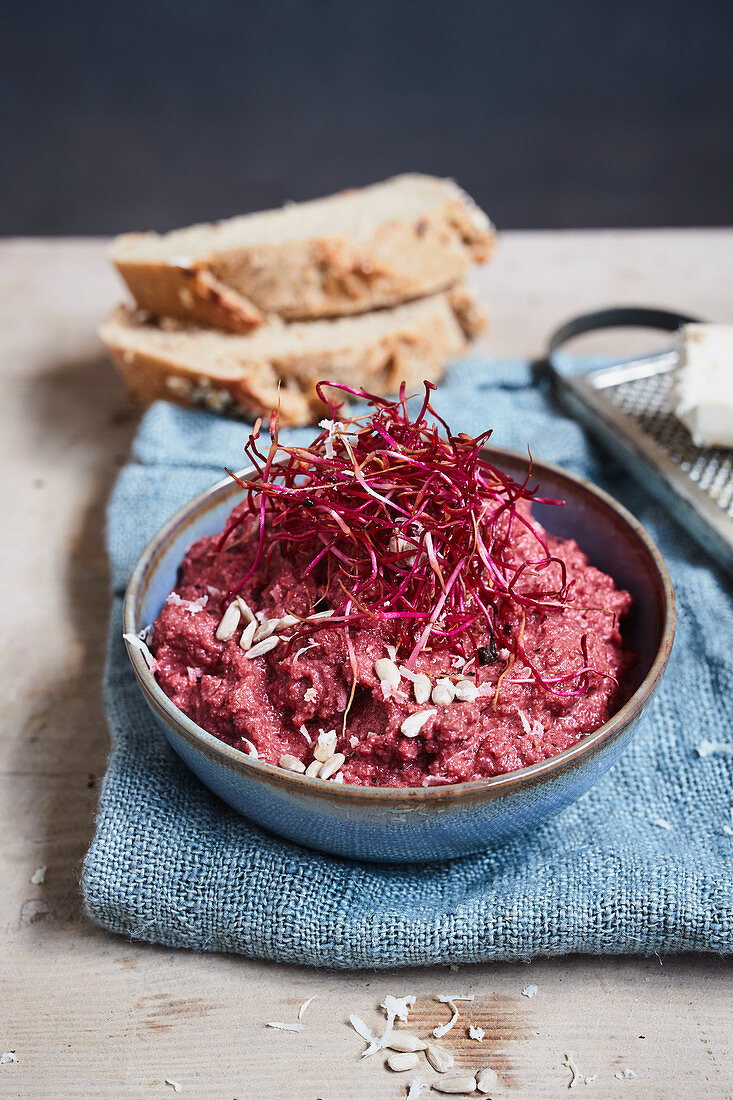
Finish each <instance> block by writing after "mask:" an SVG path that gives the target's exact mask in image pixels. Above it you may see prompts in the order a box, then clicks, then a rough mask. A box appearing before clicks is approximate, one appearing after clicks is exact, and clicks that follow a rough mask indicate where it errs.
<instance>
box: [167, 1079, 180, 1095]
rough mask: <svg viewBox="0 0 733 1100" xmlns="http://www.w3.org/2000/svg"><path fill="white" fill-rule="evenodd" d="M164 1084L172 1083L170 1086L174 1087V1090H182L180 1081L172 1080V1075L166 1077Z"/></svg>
mask: <svg viewBox="0 0 733 1100" xmlns="http://www.w3.org/2000/svg"><path fill="white" fill-rule="evenodd" d="M163 1084H164V1085H170V1087H171V1088H172V1089H173V1091H174V1092H180V1091H181V1086H180V1084H179V1083H178V1081H171V1079H170V1077H166V1079H165V1081H164V1082H163Z"/></svg>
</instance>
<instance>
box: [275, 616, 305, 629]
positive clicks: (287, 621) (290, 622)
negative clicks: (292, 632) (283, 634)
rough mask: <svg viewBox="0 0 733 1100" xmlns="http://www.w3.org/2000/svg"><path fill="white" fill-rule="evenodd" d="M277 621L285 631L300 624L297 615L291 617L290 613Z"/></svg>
mask: <svg viewBox="0 0 733 1100" xmlns="http://www.w3.org/2000/svg"><path fill="white" fill-rule="evenodd" d="M278 621H279V623H280V626H281V628H282V629H283V630H287V628H288V627H289V626H297V625H298V623H299V622H300V619H299V618H298V616H297V615H291V614H290V613H288V614H287V615H283V617H282V619H279V620H278Z"/></svg>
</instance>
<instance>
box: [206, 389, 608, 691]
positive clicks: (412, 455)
mask: <svg viewBox="0 0 733 1100" xmlns="http://www.w3.org/2000/svg"><path fill="white" fill-rule="evenodd" d="M326 388H329V389H335V390H340V391H342V392H344V393H346V394H349V395H351V396H352V397H355V398H358V399H360V400H362V401H366V402H367V403H368V405H370V406H371V408H372V411H371V412H370V413H368V414H366V415H363V416H352V417H343V418H341V419H339V418H338V412H339V409H340V408H341V407H342V406H341V405H340V404H336V403H334V402H333V401H328V400H327V399H326V397H325V396H324V390H325V389H326ZM316 389H317V392H318V395H319V397H320V398H321V400H322V401H324V403H325V404H327V405H330V418H329V419H324V420H322V421H321V424H320V427H321V428H322V431H321V432H320V434H319V435H317V436H316V438H315V439H314V440H313V442H312V443H311V444H310V446H309V447H302V446H295V445H291V446H288V445H285V444H283V443H281V442H280V441H279V438H278V418H277V414H274V415H273V417H272V418H271V422H270V435H271V443H270V446H269V448H268V450H267V451H266V452H265V451H264V450H263V449H262V447H261V445H260V442H259V441H260V427H261V422H260V421H257V423H256V424H255V426H254V429H253V431H252V434H251V436H250V438H249V441H248V442H247V444H246V446H245V451H246V454H247V456H248V458H249V459H250V461H251V463H252V465H253V466H254V468H255V474H254V475H253V476H252V477H251V478H250V479H242V478H239V477H236V475H234V474H232V476H233V477H236V480H237V481H238V482H239V484H240V485H241V486H242V488H243V489H244V490H245V492H246V494H247V495H246V502H245V507H244V508H239V509H237V511H236V516H235V518H234V519H233V520H232V521H230V523H229V524H227V526H226V528H225V530H224V532H223V533H222V536H221V539H220V541H219V544H218V549H219V551H221V550H223V549H225V548H228V547H230V546H232V545H233V543H234V540H235V539H236V537H237V535H238V534H241V530H240V529H241V528H242V526H243V524H246V523H248V522H249V523H250V524H252V525H255V526H256V527H257V529H258V530H257V539H256V551H255V554H254V558H253V560H252V562H251V565H250V567H249V570H248V571H247V573H246V574H245V575H244V576H243V577H242V579H241V580H240V582H239V583H238V585H237V586H236V589H235V590H234V591H239V590H240V589H241V588H242V586H243V585H244V584H245V583H246V582H247V580H248V579H249V578H250V577H251V576H252V575H253V574H254V573H255V571H256V570H257V568H258V567H259V566H260V565H261V564H263V563H264V562H266V561H267V560H269V557H270V556H271V555H272V553H273V550H274V549H275V548H276V547H277V548H279V550H280V552H281V553H282V554H283V556H285V557H286V558H288V559H290V560H291V561H295V562H296V563H297V566H298V570H299V572H300V574H301V575H303V576H308V575H312V576H313V577H314V578H315V579H316V580H317V582H318V583H319V584H320V585H321V586H322V587H323V588H325V591H324V597H325V600H326V601H327V606H328V608H329V611H331V612H332V614H331V615H330V617H329V618H327V619H323V620H322V621H316V620H314V619H313V618H312V617H309V618H307V619H306V620H305V621H303V622H302V623H301V624H300V625H299V626H298V628H297V630H296V634H295V636H297V637H300V636H302V635H303V634H304V633H305V634H309V633H311V632H313V631H314V630H317V629H319V628H322V627H325V626H328V627H329V628H333V626H334V625H336V624H338V625H339V626H342V627H343V629H344V632H345V643H346V649H347V652H348V656H349V662H350V664H351V667H352V671H353V674H354V681H353V682H352V693H351V697H350V702H351V700H352V699H353V689H354V684H355V678H356V658H355V655H354V648H353V641H352V639H351V635H350V633H349V630H350V627H352V626H355V625H357V624H359V623H364V622H366V621H370V622H372V623H373V622H374V621H375V620H376V621H378V622H379V623H381V625H382V627H383V630H384V633H385V639H386V641H389V642H390V643H391V644H393V645H394V646H395V648H396V649H397V652H398V653H399V655H400V658H399V659H400V661H401V663H402V664H403V666H404V667H405V668H407V669H408V670H411V671H413V670H414V668H415V663H416V661H417V659H418V657H419V655H420V654H421V653H422V652H424V651H425V652H428V651H429V652H436V651H440V650H444V649H447V650H450V653H451V654H452V655H456V654H458V655H461V656H463V657H464V658H465V659H466V662H468V661H473V662H475V666H476V674H477V676H478V674H479V669H480V668H483V667H484V666H487V665H491V664H494V663H495V662H496V661H497V660H498V659H499V657H498V653H497V648H496V643H497V640H501V644H502V646H503V648H504V649H506V650H508V651H509V653H510V659H509V663H508V665H507V667H506V668H505V669H504V672H503V673H502V675H501V677H500V678H499V682H498V684H497V693H496V694H497V697H498V691H499V688H500V685H501V681H502V679H503V678H504V676H505V675H506V673H507V672H509V670H510V669H511V668H512V666H513V665H514V663H515V661H516V660H517V659H520V660H521V661H522V662H523V663H524V664H525V665H526V666H527V668H528V669H529V670H530V674H531V676H532V679H533V681H534V682H535V683H538V684H540V685H542V686H543V687H544V688H546V690H548V691H551V692H553V693H556V694H564V693H562V692H560V691H558V689H557V688H556V687H554V686H553V685H554V684H556V683H558V682H559V681H558V680H557V679H556V678H545V677H544V676H543V673H542V671H541V670H540V669H539V668H537V667H536V665H535V664H534V663H533V662H532V661H531V660H530V659H529V657H528V655H527V654H526V652H525V650H524V646H523V644H522V636H523V624H524V619H525V616H526V613H527V612H528V611H537V610H539V609H554V610H561V609H563V608H564V607H566V606H567V602H568V598H569V594H570V591H571V587H572V582H569V581H568V577H567V573H566V569H565V564H564V562H563V561H562V560H561V559H560V558H558V557H556V556H553V555H552V554H551V552H550V549H549V547H548V545H547V542H546V540H545V538H544V536H543V535H542V533H541V532H540V531H538V530H537V529H536V528H535V526H534V524H533V523H532V521H531V518H530V516H529V505H530V504H531V503H532V502H538V503H544V504H551V505H561V504H562V503H563V501H560V500H551V499H548V498H544V497H540V496H538V495H537V493H538V487H537V486H535V487H534V488H532V487H530V481H531V478H532V456H531V454H530V462H529V469H528V472H527V476H526V477H525V478H524V479H523V480H522V481H515V480H514V479H513V478H511V477H509V476H508V475H507V474H506V473H504V472H503V471H501V470H499V469H497V468H496V467H495V466H493V465H492V464H491V463H489V462H488V461H487V460H486V459H485V458H484V457H483V456H482V453H481V452H482V448H483V446H484V445H485V443H486V442H487V440H488V439H489V437H490V435H491V432H490V431H486V432H484V433H482V434H481V435H479V436H477V437H475V438H473V437H471V436H468V435H465V434H464V433H460V434H458V435H454V434H453V433H452V432H451V430H450V428H449V427H448V425H447V424H446V423H445V421H444V420H443V419H442V418H441V417H440V416H438V414H437V413H436V412H435V410H434V409H433V407H432V405H431V403H430V395H431V391H432V390H434V389H435V386H434V385H433V383H431V382H427V381H426V382H425V395H424V399H423V401H422V406H421V408H420V410H419V412H418V413H417V415H416V416H415V417H414V419H413V418H411V416H410V413H409V409H408V405H407V397H406V393H405V387H404V384H403V386H402V387H401V389H400V395H399V400H398V401H394V402H391V401H388V400H386V399H385V398H382V397H377V396H375V395H374V394H370V393H366V392H364V391H362V390H357V389H352V388H351V387H348V386H343V385H339V384H336V383H332V382H320V383H319V384H318V386H317V387H316ZM441 427H442V429H443V431H444V433H445V434H442V433H441V432H440V428H441ZM520 530H521V531H522V532H523V538H522V541H523V545H524V546H525V548H526V546H527V545H529V546H530V550H531V546H532V545H533V544H534V545H536V556H534V555H532V554H531V553H530V556H529V557H528V556H527V554H526V552H525V553H523V554H522V556H521V557H519V556H518V555H517V550H516V546H515V542H516V538H517V537H518V532H520ZM324 597H322V598H321V599H323V598H324ZM320 602H321V600H319V604H320ZM520 620H521V623H522V626H521V627H520V628H519V630H518V631H516V632H515V631H513V630H512V629H507V626H509V627H510V628H511V626H516V625H517V623H518V622H519V621H520ZM582 657H583V661H582V667H581V669H580V670H579V671H578V672H577V673H574V674H573V675H574V676H583V675H584V681H581V683H582V682H584V683H585V687H583V688H582V689H581V690H585V689H586V688H587V680H588V673H589V672H595V671H597V670H595V669H592V668H591V667H590V666H589V663H588V655H587V648H586V647H584V649H583V654H582ZM563 679H565V678H563Z"/></svg>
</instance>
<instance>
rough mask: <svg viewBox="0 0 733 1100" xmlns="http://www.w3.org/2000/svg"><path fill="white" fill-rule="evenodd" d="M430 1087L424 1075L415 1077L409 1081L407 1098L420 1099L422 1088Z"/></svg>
mask: <svg viewBox="0 0 733 1100" xmlns="http://www.w3.org/2000/svg"><path fill="white" fill-rule="evenodd" d="M429 1087H430V1086H429V1085H426V1084H425V1082H424V1081H423V1079H422V1077H413V1079H412V1080H411V1081H408V1083H407V1096H406V1097H405V1100H418V1097H419V1095H420V1093H421V1092H422V1090H423V1089H427V1088H429Z"/></svg>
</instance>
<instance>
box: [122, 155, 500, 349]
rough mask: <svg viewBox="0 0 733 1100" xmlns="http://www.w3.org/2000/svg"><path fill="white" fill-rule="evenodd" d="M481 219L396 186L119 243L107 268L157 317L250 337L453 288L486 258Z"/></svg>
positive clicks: (434, 181) (489, 235)
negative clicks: (276, 319) (278, 323)
mask: <svg viewBox="0 0 733 1100" xmlns="http://www.w3.org/2000/svg"><path fill="white" fill-rule="evenodd" d="M493 240H494V234H493V230H492V227H491V224H490V222H489V220H488V218H487V217H486V215H485V214H484V213H483V211H481V210H480V209H479V208H478V207H477V206H476V205H475V203H474V202H473V201H472V200H471V199H470V198H469V197H468V195H466V194H465V192H463V191H462V190H461V188H460V187H458V185H457V184H456V183H454V182H453V181H452V180H447V179H438V178H436V177H434V176H424V175H416V174H412V175H402V176H395V177H394V178H393V179H390V180H386V181H385V182H383V183H377V184H373V185H372V186H371V187H364V188H361V189H359V190H351V191H342V192H340V193H339V194H336V195H331V196H329V197H328V198H324V199H316V200H314V201H312V202H304V203H291V204H289V205H288V206H284V207H282V208H281V209H279V210H267V211H264V212H262V213H258V214H245V215H243V216H241V217H237V218H231V219H229V220H228V221H221V222H215V223H213V224H211V225H193V226H190V227H189V228H187V229H178V230H175V231H173V232H171V233H166V234H162V235H161V234H158V233H126V234H124V235H123V236H121V237H117V238H116V240H115V241H114V242H113V244H112V247H111V250H110V257H111V259H112V261H113V262H114V263H115V265H116V266H117V268H118V270H119V272H120V274H121V275H122V277H123V278H124V280H125V282H126V283H127V285H128V286H129V288H130V290H131V291H132V294H133V296H134V298H135V300H136V301H137V303H138V305H139V306H141V307H142V308H143V309H148V310H150V312H151V313H154V314H155V315H156V316H164V317H177V318H179V319H181V320H188V321H196V322H199V323H201V324H207V325H212V326H214V327H216V328H223V329H228V330H230V331H232V332H249V331H251V330H252V329H254V328H257V327H258V326H260V325H263V324H265V323H266V315H267V314H268V313H277V314H278V315H279V316H280V317H282V318H284V319H285V320H306V319H313V318H320V317H336V316H343V315H347V314H354V313H366V312H367V311H369V310H373V309H377V308H382V307H385V306H393V305H397V304H399V303H401V302H406V301H410V300H412V299H414V298H419V297H423V296H425V295H429V294H434V293H436V292H437V291H440V290H444V289H446V288H447V287H449V286H451V285H452V284H454V283H456V282H458V281H459V280H460V279H462V278H463V276H464V275H465V273H466V270H467V268H468V267H469V265H470V264H471V263H472V262H474V261H477V262H483V261H485V260H486V259H488V256H489V254H490V252H491V248H492V245H493Z"/></svg>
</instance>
